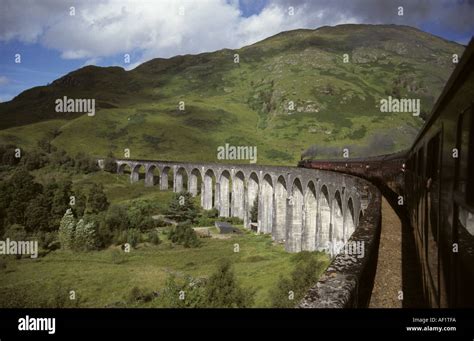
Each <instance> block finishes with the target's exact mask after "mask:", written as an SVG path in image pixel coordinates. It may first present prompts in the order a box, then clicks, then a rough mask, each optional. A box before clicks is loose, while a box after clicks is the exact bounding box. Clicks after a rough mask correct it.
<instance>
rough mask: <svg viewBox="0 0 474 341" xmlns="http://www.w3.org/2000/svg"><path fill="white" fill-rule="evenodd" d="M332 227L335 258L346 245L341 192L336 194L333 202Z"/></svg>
mask: <svg viewBox="0 0 474 341" xmlns="http://www.w3.org/2000/svg"><path fill="white" fill-rule="evenodd" d="M332 227H333V238H332V240H333V243H334V252H333V256H335V255H336V254H337V253H338V252H339V250H340V249H341V247H342V246H343V245H344V220H343V215H342V201H341V196H340V194H339V192H336V195H335V197H334V200H333V218H332Z"/></svg>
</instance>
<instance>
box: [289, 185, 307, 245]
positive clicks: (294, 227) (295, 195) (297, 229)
mask: <svg viewBox="0 0 474 341" xmlns="http://www.w3.org/2000/svg"><path fill="white" fill-rule="evenodd" d="M292 187H293V189H292V194H291V199H290V200H289V213H290V221H289V224H290V226H291V227H290V228H289V231H290V233H289V234H288V239H289V240H288V242H287V250H288V251H289V252H300V251H301V235H302V229H303V208H304V200H303V191H302V188H301V183H300V182H299V181H298V180H295V182H294V183H293V186H292Z"/></svg>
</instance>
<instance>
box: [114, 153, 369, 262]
mask: <svg viewBox="0 0 474 341" xmlns="http://www.w3.org/2000/svg"><path fill="white" fill-rule="evenodd" d="M116 162H117V172H118V173H119V174H124V173H127V170H129V172H130V181H131V182H132V183H135V182H138V181H141V179H140V170H141V169H143V170H144V174H145V175H144V184H145V185H146V186H156V185H158V186H159V189H160V190H167V189H169V188H172V189H173V191H175V192H180V191H188V192H190V193H191V194H192V195H193V196H198V195H200V198H201V206H202V207H203V208H204V209H206V210H210V209H212V208H216V209H217V210H218V213H219V216H222V217H238V218H240V219H242V220H243V222H244V226H245V227H247V228H249V227H250V223H251V217H250V212H251V209H252V207H253V205H254V203H255V204H256V205H257V207H258V217H257V219H256V220H257V221H255V222H254V223H257V226H258V232H259V233H265V234H270V235H271V236H272V238H273V240H274V241H275V242H278V243H283V244H284V245H285V247H286V249H287V250H288V251H290V252H299V251H302V250H308V251H314V250H325V251H327V252H328V253H330V254H331V255H332V256H334V255H335V254H336V253H337V251H338V247H337V246H338V245H339V246H341V245H343V244H344V243H346V242H347V241H348V240H349V239H350V237H351V235H352V233H353V232H354V231H355V230H356V228H357V225H358V221H359V219H360V217H361V216H362V214H363V209H364V205H363V204H361V201H362V200H361V195H360V194H359V193H360V191H359V190H358V188H360V187H361V186H360V181H362V180H361V179H359V178H357V177H353V176H350V175H346V174H341V173H335V172H328V171H323V170H314V169H306V168H298V167H277V166H260V165H253V164H249V165H230V164H218V163H193V162H172V161H156V160H130V159H123V160H116ZM171 182H172V186H171Z"/></svg>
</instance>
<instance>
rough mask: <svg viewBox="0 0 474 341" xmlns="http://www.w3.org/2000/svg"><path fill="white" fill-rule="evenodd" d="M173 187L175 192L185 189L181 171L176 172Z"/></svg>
mask: <svg viewBox="0 0 474 341" xmlns="http://www.w3.org/2000/svg"><path fill="white" fill-rule="evenodd" d="M173 187H174V192H177V193H180V192H182V191H183V188H184V187H183V174H182V173H181V172H175V173H174V181H173Z"/></svg>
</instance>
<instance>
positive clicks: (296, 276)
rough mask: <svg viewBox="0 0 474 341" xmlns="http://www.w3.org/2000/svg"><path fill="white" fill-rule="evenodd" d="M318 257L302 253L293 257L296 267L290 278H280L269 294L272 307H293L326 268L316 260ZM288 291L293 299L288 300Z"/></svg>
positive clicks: (310, 253) (322, 262) (315, 254)
mask: <svg viewBox="0 0 474 341" xmlns="http://www.w3.org/2000/svg"><path fill="white" fill-rule="evenodd" d="M318 255H319V253H317V252H308V251H303V252H300V253H298V254H296V255H295V256H293V258H292V260H293V261H294V262H295V263H296V265H295V268H294V270H293V271H292V272H291V275H290V278H285V277H280V279H279V281H278V283H277V286H276V288H275V289H274V290H272V291H271V292H270V296H271V302H272V306H273V307H277V308H291V307H295V306H296V305H297V304H298V303H299V302H300V301H301V300H302V299H303V297H304V295H305V294H306V292H307V291H308V290H309V289H310V288H311V287H312V286H313V285H315V284H316V283H317V281H318V279H319V276H320V275H321V273H322V272H323V271H324V269H325V268H326V264H325V263H324V261H321V260H320V259H318ZM290 291H291V292H293V299H290V296H289V292H290Z"/></svg>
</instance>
